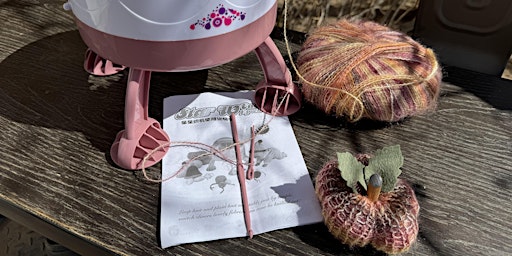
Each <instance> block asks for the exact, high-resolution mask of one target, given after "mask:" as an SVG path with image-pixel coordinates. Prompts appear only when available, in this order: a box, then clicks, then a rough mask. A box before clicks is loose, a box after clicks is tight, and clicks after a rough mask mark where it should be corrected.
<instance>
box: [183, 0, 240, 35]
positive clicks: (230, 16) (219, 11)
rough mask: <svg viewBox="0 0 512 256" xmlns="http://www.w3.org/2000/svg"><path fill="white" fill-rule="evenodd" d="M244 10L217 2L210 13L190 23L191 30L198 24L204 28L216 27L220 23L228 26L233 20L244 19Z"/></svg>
mask: <svg viewBox="0 0 512 256" xmlns="http://www.w3.org/2000/svg"><path fill="white" fill-rule="evenodd" d="M245 15H246V13H245V12H240V11H237V10H235V9H230V8H226V7H224V5H223V4H219V5H218V6H217V7H216V8H215V9H214V10H212V12H211V13H210V14H208V15H207V16H206V17H203V18H202V19H200V20H197V22H196V23H193V24H191V25H190V29H191V30H195V29H196V28H197V27H198V26H200V27H203V28H204V29H206V30H209V29H211V28H218V27H220V26H222V25H224V26H229V25H231V23H232V22H233V21H235V20H241V21H243V20H244V19H245Z"/></svg>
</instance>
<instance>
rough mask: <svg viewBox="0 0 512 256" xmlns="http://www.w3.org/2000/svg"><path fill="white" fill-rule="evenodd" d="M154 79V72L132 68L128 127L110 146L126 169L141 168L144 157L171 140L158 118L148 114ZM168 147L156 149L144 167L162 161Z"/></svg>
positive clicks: (117, 162)
mask: <svg viewBox="0 0 512 256" xmlns="http://www.w3.org/2000/svg"><path fill="white" fill-rule="evenodd" d="M150 79H151V71H144V70H140V69H133V68H132V69H130V73H129V75H128V85H127V88H126V101H125V113H124V122H125V129H124V130H122V131H120V132H119V133H118V134H117V136H116V140H115V141H114V144H113V145H112V148H111V149H110V155H111V156H112V160H113V161H114V162H115V163H116V164H117V165H119V166H120V167H122V168H125V169H131V170H135V169H141V168H142V159H143V158H144V157H145V156H146V155H148V154H149V153H150V152H151V151H152V150H154V149H156V148H157V147H159V146H161V145H162V144H164V143H167V142H169V137H168V136H167V134H166V133H165V131H164V130H162V128H160V124H159V123H158V121H156V120H155V119H153V118H150V117H148V100H149V97H148V96H149V84H150ZM167 150H168V147H162V148H160V149H159V150H157V151H156V152H154V153H153V154H152V155H151V157H150V158H149V159H148V160H147V161H146V163H145V165H144V167H148V166H151V165H153V164H156V163H158V162H159V161H160V160H161V159H162V158H163V157H164V155H165V153H166V152H167Z"/></svg>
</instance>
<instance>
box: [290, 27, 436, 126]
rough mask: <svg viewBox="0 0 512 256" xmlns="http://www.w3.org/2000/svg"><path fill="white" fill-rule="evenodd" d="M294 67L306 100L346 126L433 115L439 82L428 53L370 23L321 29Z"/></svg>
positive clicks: (404, 37)
mask: <svg viewBox="0 0 512 256" xmlns="http://www.w3.org/2000/svg"><path fill="white" fill-rule="evenodd" d="M297 67H298V72H299V78H300V80H301V83H302V90H303V94H304V98H305V100H306V101H308V102H310V103H312V104H313V105H316V106H317V107H318V108H320V109H322V110H323V111H325V112H326V113H328V114H334V115H336V116H338V117H341V116H345V117H347V118H348V120H350V121H358V120H359V119H361V118H368V119H372V120H379V121H388V122H394V121H398V120H401V119H403V118H405V117H408V116H414V115H418V114H421V113H424V112H426V111H429V110H433V109H435V106H436V102H437V99H438V96H439V91H440V88H439V87H440V82H441V77H442V73H441V69H440V67H439V65H438V62H437V59H436V56H435V54H434V52H433V51H432V50H431V49H428V48H426V47H424V46H422V45H421V44H419V43H418V42H416V41H414V40H413V39H412V38H410V37H409V36H407V35H405V34H403V33H401V32H397V31H393V30H391V29H389V28H388V27H385V26H382V25H379V24H377V23H374V22H370V21H367V22H362V21H348V20H340V21H339V22H337V23H334V24H331V25H326V26H321V27H319V28H318V29H317V30H315V31H313V32H312V33H311V34H309V35H308V37H307V39H306V41H305V42H304V44H303V46H302V49H301V51H300V52H299V56H298V58H297Z"/></svg>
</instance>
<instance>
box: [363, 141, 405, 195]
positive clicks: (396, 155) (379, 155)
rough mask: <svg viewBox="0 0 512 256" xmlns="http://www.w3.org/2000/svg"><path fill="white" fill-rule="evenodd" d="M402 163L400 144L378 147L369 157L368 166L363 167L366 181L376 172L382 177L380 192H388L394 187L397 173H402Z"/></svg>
mask: <svg viewBox="0 0 512 256" xmlns="http://www.w3.org/2000/svg"><path fill="white" fill-rule="evenodd" d="M403 164H404V157H403V156H402V151H401V150H400V145H396V146H389V147H385V148H382V149H379V150H377V151H376V152H375V155H374V156H373V157H372V158H370V161H369V163H368V166H366V168H364V176H365V178H366V181H368V180H369V179H370V177H371V176H372V175H373V174H375V173H377V174H379V175H380V176H381V177H382V189H381V191H382V192H390V191H392V190H393V188H395V185H396V182H397V179H398V175H400V173H402V170H400V168H401V167H402V165H403Z"/></svg>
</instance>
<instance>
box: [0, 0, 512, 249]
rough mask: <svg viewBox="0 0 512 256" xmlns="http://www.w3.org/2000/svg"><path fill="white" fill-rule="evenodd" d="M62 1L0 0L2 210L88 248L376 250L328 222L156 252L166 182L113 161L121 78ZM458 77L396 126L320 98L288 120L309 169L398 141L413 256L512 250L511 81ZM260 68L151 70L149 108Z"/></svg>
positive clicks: (247, 77)
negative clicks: (434, 103) (332, 108)
mask: <svg viewBox="0 0 512 256" xmlns="http://www.w3.org/2000/svg"><path fill="white" fill-rule="evenodd" d="M62 2H63V1H28V0H26V1H21V0H18V1H0V18H1V20H2V21H3V22H2V25H1V26H0V140H1V141H2V147H1V150H0V214H1V215H5V216H6V217H8V218H11V219H12V220H15V221H18V222H20V223H23V224H24V225H27V226H28V227H29V228H31V229H33V230H35V231H37V232H40V233H41V234H43V235H45V236H47V237H48V238H50V239H53V240H55V241H57V242H59V243H61V244H63V245H64V246H67V247H69V248H70V249H72V250H75V251H76V252H79V253H81V254H86V255H100V254H109V253H112V254H120V255H174V254H181V255H198V254H215V255H222V254H226V255H230V254H239V253H240V252H243V253H244V254H246V255H257V254H284V253H289V254H295V255H300V254H306V255H331V254H342V255H369V254H370V255H371V254H378V253H376V252H374V251H373V250H372V249H371V248H363V249H354V250H351V249H349V248H348V247H347V246H343V245H340V244H339V243H338V242H337V241H336V240H335V239H333V238H332V237H331V235H330V234H329V233H328V231H327V229H326V228H325V226H324V225H323V224H316V225H310V226H304V227H297V228H291V229H286V230H279V231H274V232H269V233H266V234H262V235H258V236H256V237H255V238H254V239H252V240H247V239H245V238H239V239H227V240H221V241H214V242H207V243H196V244H187V245H183V246H176V247H173V248H169V249H166V250H163V249H161V248H160V247H159V244H158V235H157V234H158V224H159V216H158V212H159V188H160V186H159V185H158V184H151V183H148V182H145V181H144V180H143V179H142V178H141V175H140V173H139V172H137V171H126V170H122V169H119V168H117V167H115V166H114V165H113V163H112V161H111V160H110V156H109V147H110V144H111V143H112V141H113V139H114V137H115V134H116V133H117V131H119V130H120V129H122V126H123V120H122V118H123V108H124V90H125V86H126V77H127V76H126V73H124V74H118V75H114V76H110V77H93V76H89V75H88V74H87V73H86V72H85V71H84V70H83V68H82V62H83V57H84V56H83V54H84V51H85V49H86V48H85V45H84V44H83V43H82V41H81V39H80V37H79V35H78V32H77V31H76V28H75V25H74V24H73V20H72V17H71V14H70V13H68V12H65V11H63V10H62V7H61V4H62ZM279 45H280V47H282V44H279ZM451 74H452V73H450V75H449V76H448V77H447V81H450V82H451V83H454V84H458V85H459V86H456V85H451V84H448V83H445V84H444V85H443V91H442V95H441V98H440V102H439V107H438V110H437V111H436V112H435V113H432V114H428V115H424V116H419V117H414V118H410V119H407V120H405V121H403V122H400V123H396V124H391V125H384V124H376V123H371V122H361V123H357V124H347V123H346V122H345V121H343V120H341V119H335V118H332V117H329V116H326V115H324V114H322V113H321V112H319V111H317V110H315V109H314V108H313V107H311V106H305V107H304V109H302V110H301V111H300V112H299V113H297V114H295V115H293V116H291V117H290V119H291V122H292V125H293V128H294V131H295V133H296V135H297V140H298V142H299V145H300V147H301V149H302V151H303V155H304V158H305V161H306V164H307V166H308V168H309V170H310V173H311V176H312V178H314V177H315V174H316V172H317V170H319V169H320V168H321V167H322V165H323V164H324V163H325V162H327V161H329V160H331V159H334V157H335V152H336V151H350V152H353V153H356V152H369V153H371V152H373V151H374V150H376V149H378V148H381V147H383V146H386V145H394V144H400V145H401V147H402V151H403V153H404V156H405V164H404V167H403V174H402V176H403V177H404V178H406V179H408V180H409V181H410V182H411V183H412V184H413V186H414V188H415V190H416V194H417V196H418V199H419V202H420V206H421V211H420V233H419V236H418V241H417V243H416V244H415V245H414V246H413V248H412V249H411V250H410V251H409V252H408V253H407V254H406V255H512V245H511V243H510V242H511V240H510V239H511V237H512V201H511V193H512V167H511V166H512V153H511V151H512V130H511V127H512V112H511V111H510V102H511V100H512V94H511V88H512V83H511V82H510V81H505V80H500V79H498V78H488V77H487V78H485V77H483V78H482V76H478V75H475V74H473V73H463V74H462V75H453V76H452V75H451ZM453 74H460V72H459V73H456V72H454V73H453ZM262 76H263V75H262V73H261V70H260V67H259V64H258V62H257V59H256V57H255V55H253V54H249V55H247V56H246V57H244V58H241V59H238V60H236V61H234V62H232V63H229V64H226V65H223V66H220V67H217V68H212V69H210V70H203V71H197V72H188V73H155V74H154V75H153V79H152V90H151V95H150V104H151V105H150V115H151V116H153V117H155V118H157V119H158V120H161V118H162V112H161V109H162V101H163V98H165V97H167V96H170V95H177V94H190V93H199V92H203V91H237V90H242V89H251V88H253V87H254V85H255V84H257V82H258V81H259V80H260V79H262ZM468 78H469V79H468ZM171 137H172V135H171ZM158 168H159V166H156V167H155V168H154V169H153V170H154V171H158Z"/></svg>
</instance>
